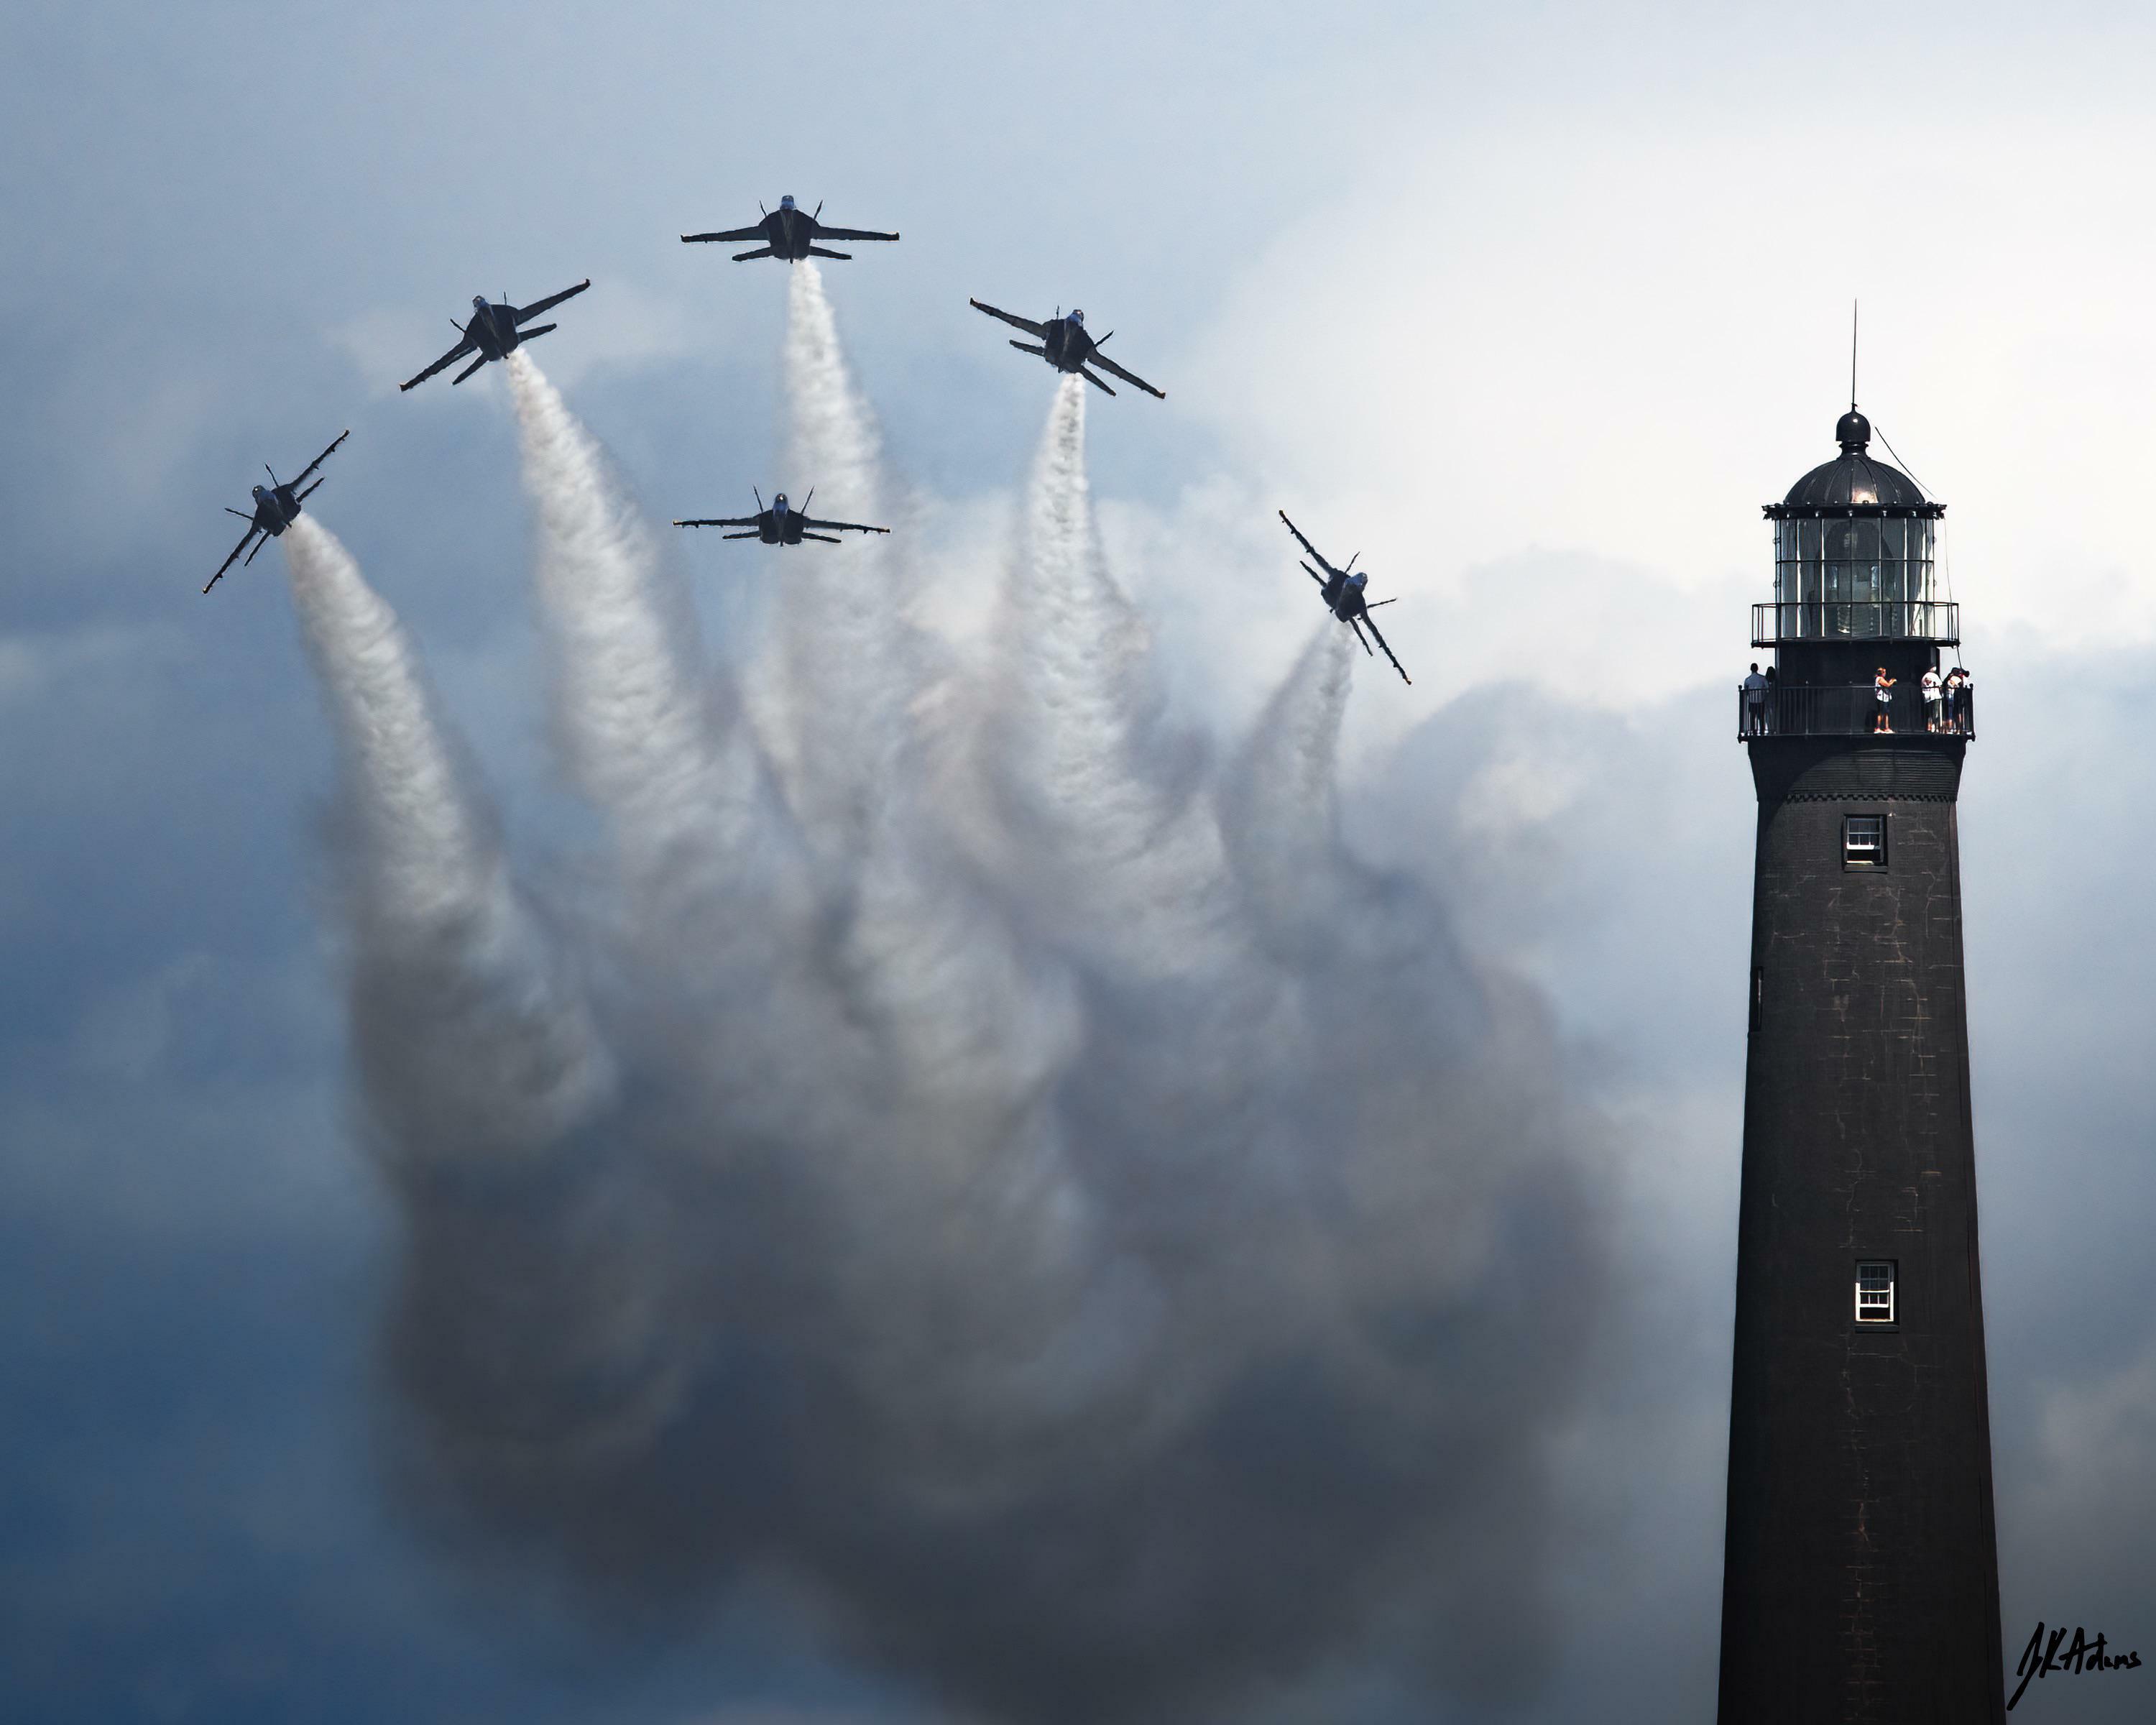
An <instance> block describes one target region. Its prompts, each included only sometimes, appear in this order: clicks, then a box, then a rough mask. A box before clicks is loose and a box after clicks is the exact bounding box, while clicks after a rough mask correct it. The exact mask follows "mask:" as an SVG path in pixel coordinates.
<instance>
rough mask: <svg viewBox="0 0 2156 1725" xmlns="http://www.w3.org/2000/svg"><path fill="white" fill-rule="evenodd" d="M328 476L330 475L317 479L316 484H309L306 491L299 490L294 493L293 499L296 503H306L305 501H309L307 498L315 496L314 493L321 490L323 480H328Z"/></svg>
mask: <svg viewBox="0 0 2156 1725" xmlns="http://www.w3.org/2000/svg"><path fill="white" fill-rule="evenodd" d="M327 477H328V475H324V476H323V479H318V480H316V481H315V482H314V484H312V485H309V486H308V487H307V489H306V490H304V491H300V492H298V493H297V494H295V495H294V497H293V499H292V501H293V502H295V503H305V501H307V499H309V498H310V497H311V496H313V495H315V493H316V492H317V491H319V490H321V488H322V485H323V482H324V480H326V478H327Z"/></svg>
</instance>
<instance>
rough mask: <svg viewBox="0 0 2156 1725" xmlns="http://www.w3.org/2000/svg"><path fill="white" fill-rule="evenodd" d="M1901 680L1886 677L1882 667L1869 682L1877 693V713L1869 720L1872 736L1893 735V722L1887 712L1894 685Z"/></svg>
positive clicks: (1892, 696) (1883, 666) (1884, 668)
mask: <svg viewBox="0 0 2156 1725" xmlns="http://www.w3.org/2000/svg"><path fill="white" fill-rule="evenodd" d="M1900 681H1901V679H1900V678H1899V677H1890V676H1888V675H1886V666H1885V665H1881V666H1880V667H1879V675H1877V676H1876V677H1874V678H1873V679H1872V680H1871V686H1872V687H1873V688H1874V689H1876V690H1877V691H1878V692H1879V711H1877V712H1876V714H1874V715H1873V716H1872V720H1871V731H1872V734H1873V735H1874V736H1882V735H1884V736H1892V734H1893V731H1894V720H1893V716H1892V714H1891V713H1890V712H1889V711H1888V707H1889V706H1890V705H1891V703H1892V701H1893V699H1894V685H1895V684H1897V683H1898V682H1900Z"/></svg>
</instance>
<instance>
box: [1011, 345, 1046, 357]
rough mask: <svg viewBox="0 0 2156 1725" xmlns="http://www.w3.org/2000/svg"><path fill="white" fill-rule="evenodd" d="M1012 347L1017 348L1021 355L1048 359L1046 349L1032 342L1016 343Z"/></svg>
mask: <svg viewBox="0 0 2156 1725" xmlns="http://www.w3.org/2000/svg"><path fill="white" fill-rule="evenodd" d="M1011 346H1012V347H1015V348H1017V349H1018V351H1019V352H1020V353H1031V354H1036V355H1038V356H1039V357H1040V358H1042V359H1046V358H1047V357H1048V350H1047V349H1046V348H1045V347H1039V346H1037V345H1036V344H1034V342H1031V341H1014V342H1012V343H1011Z"/></svg>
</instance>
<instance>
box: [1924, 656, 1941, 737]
mask: <svg viewBox="0 0 2156 1725" xmlns="http://www.w3.org/2000/svg"><path fill="white" fill-rule="evenodd" d="M1945 698H1946V685H1944V684H1943V683H1942V682H1941V681H1940V680H1939V668H1938V666H1937V665H1926V666H1925V667H1924V729H1925V730H1927V731H1933V732H1937V731H1942V730H1944V729H1945V728H1946V726H1945V721H1944V718H1943V715H1942V713H1941V711H1940V707H1939V703H1940V702H1941V701H1943V700H1944V699H1945Z"/></svg>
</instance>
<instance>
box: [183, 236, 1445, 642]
mask: <svg viewBox="0 0 2156 1725" xmlns="http://www.w3.org/2000/svg"><path fill="white" fill-rule="evenodd" d="M757 208H759V209H761V208H762V206H761V205H758V206H757ZM823 213H824V206H823V205H822V204H820V203H819V204H818V205H817V206H816V208H815V209H814V211H812V212H807V213H804V212H803V211H802V210H801V209H800V208H798V207H797V206H796V204H795V203H794V201H793V197H792V196H791V194H789V195H788V196H787V197H784V198H780V199H779V200H778V208H777V209H775V210H765V211H763V215H762V220H761V221H759V222H758V223H757V224H756V226H754V227H752V228H733V229H731V230H729V231H727V232H725V233H715V234H683V235H682V236H681V239H682V241H683V243H684V244H695V243H696V242H698V241H704V240H716V241H720V242H722V243H726V244H750V243H753V242H761V244H752V249H750V250H747V251H745V252H737V253H736V254H734V261H735V262H737V263H742V262H745V261H747V259H751V258H779V259H783V260H785V261H786V262H788V263H789V264H791V263H798V262H799V261H800V260H801V259H803V258H839V259H844V258H846V257H848V256H849V255H850V254H848V253H845V252H841V251H833V250H831V249H829V248H828V247H826V246H824V245H819V244H817V242H818V241H819V240H848V241H852V240H895V239H897V238H898V235H897V234H879V233H875V232H872V231H870V230H869V229H867V228H827V227H825V226H824V225H823V223H822V221H821V220H820V219H819V218H821V217H822V215H823ZM590 285H591V281H590V280H589V279H588V278H587V279H586V280H583V281H580V282H578V283H577V285H575V286H574V287H571V288H564V289H562V291H561V292H560V293H558V294H550V295H548V296H547V298H545V299H543V300H537V301H536V302H535V303H533V304H531V305H524V306H517V305H511V304H509V303H508V299H507V296H506V295H504V296H503V298H502V299H501V300H499V301H496V302H493V303H490V302H489V301H488V300H486V299H485V297H484V296H483V295H474V296H473V299H472V315H471V321H470V322H469V323H463V324H458V323H456V322H455V320H454V319H451V320H450V321H451V322H452V324H454V326H455V328H456V331H457V334H458V336H459V337H460V339H459V341H458V342H457V345H456V346H455V347H452V348H451V349H450V350H449V352H447V353H445V354H444V355H443V356H442V357H440V358H439V359H438V360H436V361H435V362H434V363H433V364H432V365H430V366H429V367H427V368H426V369H425V370H424V371H423V372H420V373H419V374H418V377H413V378H412V379H411V380H410V381H409V382H405V383H402V384H399V385H398V388H400V389H410V388H413V387H415V386H416V385H418V384H420V383H423V382H426V380H427V379H428V378H429V377H433V376H434V374H435V373H436V372H439V371H442V370H444V369H445V368H446V367H449V366H451V365H454V363H455V362H457V361H459V360H460V359H463V358H465V357H466V356H468V355H470V356H475V357H473V359H472V362H471V363H470V365H468V366H466V367H465V368H464V370H462V371H461V372H458V373H457V375H456V376H455V377H453V378H452V379H451V380H450V382H452V383H461V382H464V381H465V378H467V377H470V376H471V375H472V374H473V373H474V372H476V371H478V370H479V368H480V367H481V366H483V365H485V363H486V362H488V361H489V360H490V359H504V358H506V357H508V356H509V355H510V354H511V353H513V352H516V349H517V347H520V346H521V344H522V343H524V342H526V341H534V340H536V338H537V337H539V336H543V335H546V334H547V332H548V331H551V330H553V329H554V328H556V327H557V326H555V325H553V324H551V323H547V324H541V325H539V326H537V327H536V328H531V327H527V326H529V325H530V323H531V320H532V319H533V318H535V317H536V316H539V315H540V314H541V313H542V312H545V311H552V309H553V308H554V307H555V306H557V305H560V304H561V303H562V301H563V300H568V299H572V298H574V297H575V296H576V295H578V294H581V293H583V291H584V290H585V289H587V288H588V287H589V286H590ZM967 303H968V304H969V305H972V306H973V309H974V310H975V311H980V312H984V313H986V314H987V315H988V316H990V317H994V318H1000V319H1001V320H1002V321H1004V322H1005V323H1007V324H1009V325H1010V326H1013V327H1014V328H1015V329H1020V330H1023V331H1025V332H1026V334H1028V335H1029V336H1032V337H1033V338H1034V339H1033V341H1013V342H1012V343H1011V344H1010V345H1011V346H1012V347H1015V348H1017V349H1018V350H1019V352H1021V353H1030V354H1033V355H1035V356H1036V357H1039V358H1041V359H1045V360H1046V361H1047V362H1048V363H1049V364H1050V365H1051V366H1053V367H1055V369H1056V370H1057V371H1059V372H1066V373H1069V374H1070V375H1073V376H1075V377H1083V378H1084V379H1085V380H1086V382H1088V383H1091V385H1092V386H1093V387H1094V388H1096V389H1098V390H1101V391H1102V392H1104V393H1106V394H1109V395H1113V394H1114V393H1116V392H1115V391H1114V390H1113V389H1111V388H1109V386H1108V385H1107V384H1106V383H1104V382H1101V379H1100V377H1098V376H1096V374H1095V372H1094V371H1093V369H1092V368H1093V367H1096V366H1097V367H1099V368H1100V369H1101V371H1104V372H1108V373H1110V374H1111V376H1114V377H1120V378H1121V379H1122V381H1123V382H1126V383H1128V384H1131V385H1132V386H1133V387H1134V388H1139V389H1142V390H1144V391H1145V393H1147V394H1148V395H1151V396H1153V397H1155V398H1158V399H1160V400H1163V401H1165V400H1166V399H1167V398H1168V392H1167V391H1166V390H1163V389H1156V388H1153V386H1152V384H1150V383H1148V382H1146V380H1145V379H1144V378H1142V377H1139V376H1138V375H1137V373H1136V372H1131V371H1127V370H1125V369H1124V367H1122V366H1120V365H1118V364H1116V362H1115V361H1114V360H1112V359H1110V358H1109V357H1107V356H1106V354H1105V353H1103V352H1101V347H1103V346H1104V345H1105V344H1106V341H1107V340H1108V337H1107V336H1101V337H1099V338H1098V339H1097V340H1096V339H1095V338H1094V336H1092V335H1091V333H1090V332H1089V331H1087V330H1086V314H1085V313H1084V312H1082V311H1070V312H1065V311H1057V312H1056V314H1055V316H1054V317H1053V318H1050V319H1049V320H1048V321H1045V322H1043V323H1035V322H1034V321H1032V320H1031V319H1030V318H1024V317H1019V316H1015V315H1014V314H1013V313H1011V312H1009V311H1004V310H1002V309H1001V308H1000V307H998V306H994V305H988V304H986V303H984V302H983V301H982V300H968V302H967ZM1111 333H1112V331H1111ZM350 435H351V433H350V432H348V431H347V432H341V433H339V434H338V435H337V439H336V443H333V444H331V445H330V446H329V448H328V449H324V450H323V451H322V453H321V454H319V455H317V456H316V457H315V459H313V460H311V461H310V462H309V463H308V464H307V465H306V467H305V470H302V471H301V473H300V475H299V477H298V478H296V479H295V480H291V481H290V483H289V484H280V483H279V482H278V479H277V475H276V474H275V471H274V470H273V471H272V472H271V473H270V475H269V485H257V486H255V487H254V513H253V514H252V515H249V514H248V513H247V512H246V511H242V510H237V509H234V510H231V511H228V513H229V514H232V515H236V516H239V517H240V518H241V519H242V520H243V521H246V523H247V531H246V532H245V533H244V534H243V535H242V536H241V537H240V541H239V544H238V545H236V546H235V547H233V551H232V555H231V556H229V557H227V558H226V559H225V560H224V562H223V563H222V564H220V565H219V566H218V572H217V573H216V574H214V575H213V576H211V577H210V578H209V583H208V586H206V587H204V588H203V592H204V593H208V591H209V590H210V588H212V587H215V586H216V585H217V583H218V582H219V581H220V580H222V579H223V577H224V574H225V572H226V571H227V570H228V569H230V568H231V567H232V566H233V564H234V562H238V561H239V558H240V557H241V556H242V554H243V553H244V555H245V557H246V560H247V562H249V563H251V562H254V556H255V553H256V552H259V551H260V550H261V549H262V547H263V546H264V545H267V544H268V543H269V542H270V540H272V539H274V538H275V537H276V536H278V535H280V534H281V533H282V532H283V531H285V528H287V527H289V526H291V524H292V523H293V522H294V521H296V520H298V519H299V516H300V505H301V504H302V503H303V502H305V500H306V499H307V498H309V497H310V496H311V495H314V492H315V490H316V489H317V488H318V487H319V486H320V485H321V483H322V482H321V480H316V481H315V482H314V484H313V485H308V484H307V483H306V481H307V479H308V477H309V475H311V474H313V473H314V472H315V470H316V469H318V468H319V467H321V465H322V463H323V462H325V461H326V460H327V459H329V458H330V456H331V455H332V454H335V453H336V449H337V445H338V444H341V443H343V441H344V440H345V439H346V437H349V436H350ZM815 495H816V494H815V492H814V490H811V491H810V492H809V494H808V499H804V500H803V503H802V506H801V507H800V508H799V509H795V508H793V507H792V506H790V505H788V502H787V500H786V494H785V493H784V492H783V491H780V492H778V493H777V494H776V495H774V496H773V499H772V502H771V506H770V507H769V508H766V507H765V506H764V502H763V494H762V491H760V490H758V491H757V492H756V493H755V496H756V503H757V512H756V513H755V514H754V515H746V516H726V517H721V518H704V519H697V520H689V521H675V523H674V525H675V526H677V527H725V528H731V529H733V530H734V531H730V532H728V533H727V534H726V538H729V539H756V540H760V541H762V542H763V543H764V544H766V545H799V544H801V543H803V542H804V541H806V540H810V539H814V540H817V541H819V542H822V543H824V544H826V545H837V544H839V543H841V541H840V540H839V538H838V535H839V534H840V533H888V532H889V531H891V529H890V528H888V527H873V526H868V525H867V524H866V523H865V522H861V521H819V520H818V519H816V517H814V516H812V515H810V514H809V513H808V502H809V501H811V500H813V499H814V496H815ZM1281 521H1283V522H1285V523H1286V526H1287V530H1288V531H1289V532H1291V533H1292V534H1294V536H1295V537H1296V543H1297V544H1299V545H1301V547H1302V548H1303V549H1304V550H1305V551H1306V552H1308V553H1309V554H1310V556H1311V557H1312V559H1314V560H1315V561H1316V562H1317V568H1316V569H1313V568H1312V567H1311V566H1310V564H1308V563H1305V564H1303V566H1302V567H1303V568H1304V570H1305V571H1306V572H1307V573H1308V574H1309V576H1310V578H1311V579H1312V580H1313V581H1315V582H1316V583H1317V586H1318V591H1319V593H1321V595H1322V597H1323V598H1324V601H1325V606H1326V608H1327V610H1329V611H1330V612H1332V614H1333V615H1334V616H1335V617H1337V618H1338V619H1340V620H1341V621H1342V623H1344V624H1347V626H1348V628H1350V629H1353V630H1354V631H1355V639H1357V640H1358V641H1360V642H1361V643H1362V644H1363V651H1364V652H1365V653H1367V654H1369V655H1371V656H1372V657H1373V658H1374V657H1375V656H1376V655H1377V653H1378V652H1380V651H1382V652H1383V654H1384V655H1385V657H1386V659H1387V660H1389V662H1390V664H1391V665H1392V667H1393V669H1394V670H1396V671H1398V672H1399V674H1400V680H1402V681H1403V682H1409V683H1411V682H1413V681H1414V679H1413V678H1411V677H1409V675H1408V674H1407V669H1406V667H1405V666H1404V665H1401V663H1400V662H1399V659H1398V658H1397V657H1395V656H1394V653H1393V649H1392V648H1391V646H1390V645H1389V644H1388V643H1387V642H1386V640H1385V638H1384V636H1383V634H1381V633H1380V632H1379V630H1378V625H1377V624H1376V623H1375V622H1374V621H1373V619H1371V616H1370V613H1371V612H1372V611H1373V609H1375V608H1376V606H1377V605H1389V604H1391V603H1393V601H1392V600H1390V599H1379V600H1378V601H1376V602H1375V603H1373V602H1371V601H1370V600H1369V599H1368V598H1366V597H1365V596H1364V588H1366V587H1367V586H1368V583H1369V575H1368V572H1363V573H1362V574H1356V573H1354V572H1353V570H1354V567H1355V558H1354V557H1350V558H1348V560H1347V567H1346V568H1344V569H1337V568H1335V567H1333V566H1332V564H1331V563H1329V562H1326V560H1325V558H1324V557H1323V555H1322V553H1321V552H1319V551H1318V549H1317V547H1316V546H1314V545H1312V543H1311V542H1310V541H1309V540H1307V539H1306V538H1305V537H1304V536H1303V534H1302V530H1301V528H1299V527H1297V526H1296V524H1295V523H1294V522H1293V521H1289V520H1288V518H1287V511H1285V510H1283V511H1281ZM258 535H259V536H260V542H259V543H256V537H257V536H258ZM250 546H251V547H252V549H249V547H250ZM1359 555H1360V553H1359V552H1358V556H1359ZM242 567H244V565H243V566H242ZM1321 569H1322V571H1323V573H1322V574H1320V573H1319V572H1318V571H1319V570H1321ZM1365 629H1368V631H1369V634H1368V635H1367V636H1365V634H1363V631H1364V630H1365ZM1373 640H1374V641H1375V642H1376V643H1377V646H1376V648H1374V649H1373V647H1372V646H1371V642H1372V641H1373Z"/></svg>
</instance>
